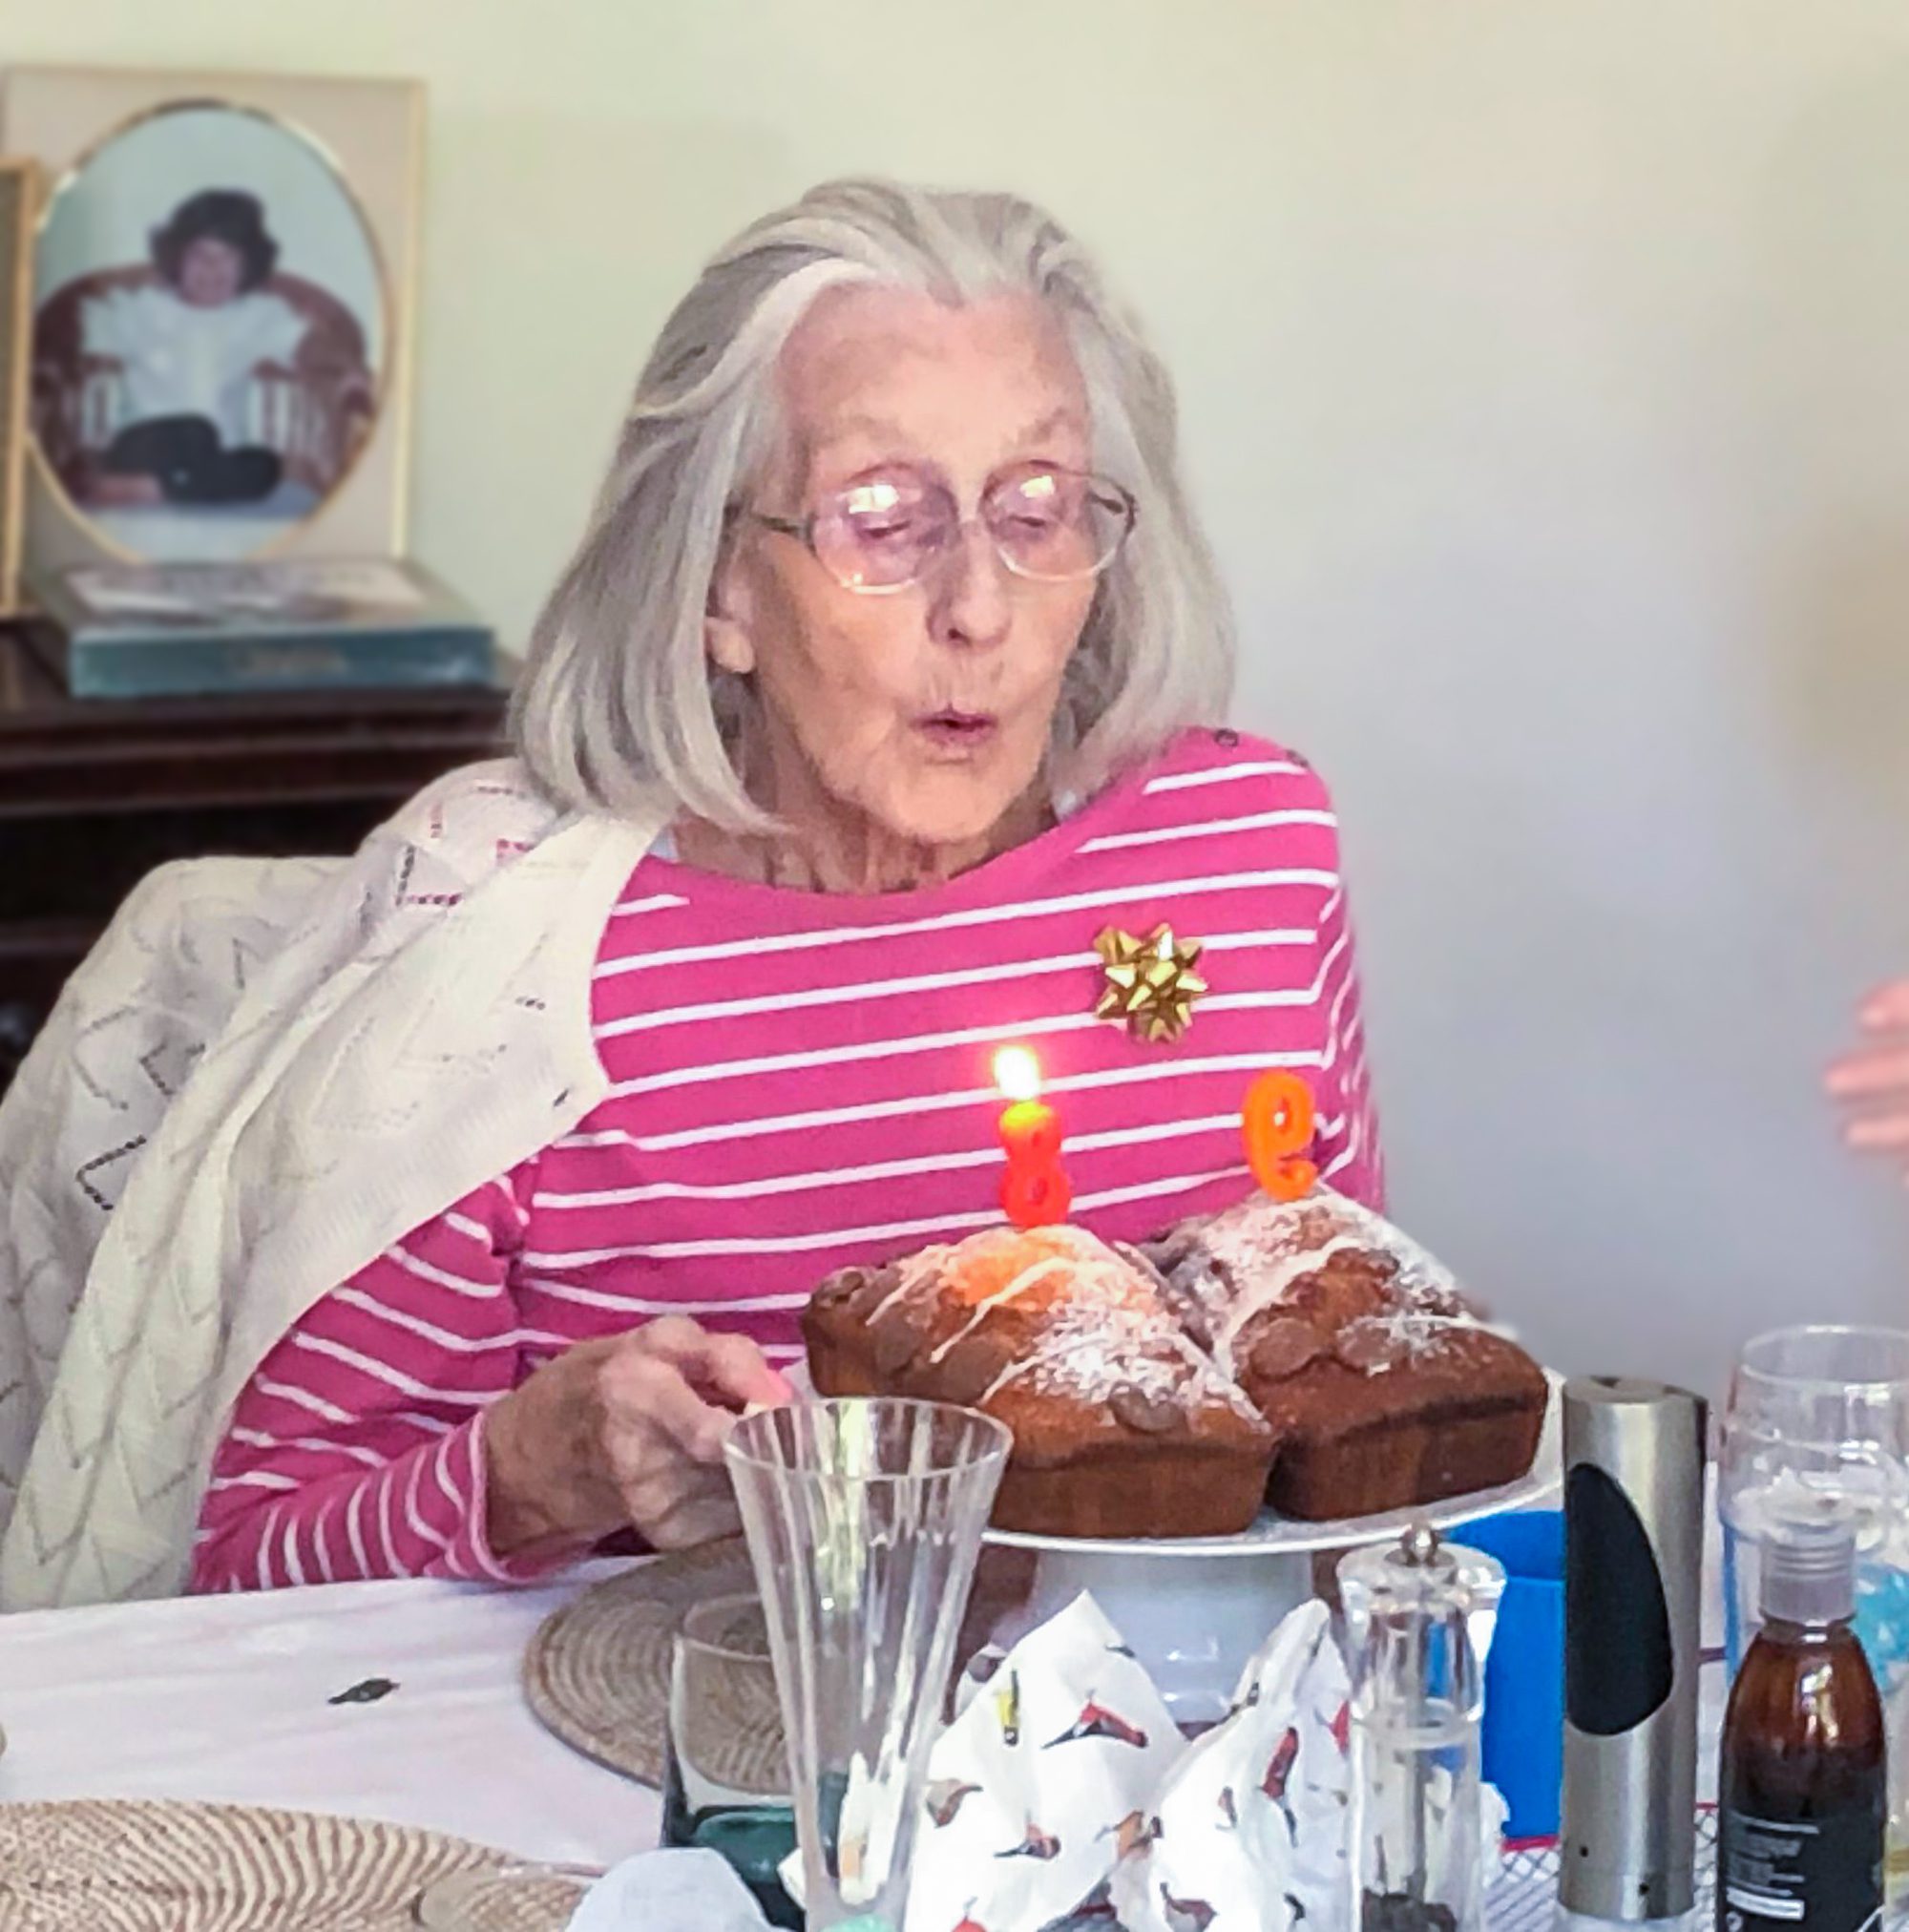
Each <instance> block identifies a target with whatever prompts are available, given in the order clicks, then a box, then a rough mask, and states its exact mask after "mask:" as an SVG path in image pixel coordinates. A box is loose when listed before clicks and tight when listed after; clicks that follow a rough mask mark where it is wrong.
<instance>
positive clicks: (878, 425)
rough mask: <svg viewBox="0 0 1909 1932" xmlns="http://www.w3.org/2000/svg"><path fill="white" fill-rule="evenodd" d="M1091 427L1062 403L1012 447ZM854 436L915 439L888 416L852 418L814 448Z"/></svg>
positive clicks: (824, 447)
mask: <svg viewBox="0 0 1909 1932" xmlns="http://www.w3.org/2000/svg"><path fill="white" fill-rule="evenodd" d="M1086 428H1087V424H1086V419H1085V418H1084V417H1083V416H1082V415H1081V413H1080V410H1077V409H1075V408H1074V407H1073V406H1072V405H1071V404H1068V403H1062V404H1061V405H1060V407H1059V409H1056V410H1048V412H1047V413H1046V415H1044V416H1042V417H1040V418H1039V419H1038V421H1036V422H1033V423H1030V424H1029V425H1028V426H1027V428H1026V429H1024V430H1022V431H1020V433H1019V434H1018V435H1017V436H1015V437H1013V438H1012V439H1011V447H1013V448H1015V449H1022V448H1024V447H1025V446H1026V445H1027V444H1029V443H1039V442H1043V441H1045V439H1046V438H1047V437H1049V436H1051V435H1053V434H1054V432H1055V431H1057V430H1078V431H1081V432H1082V433H1083V434H1084V433H1085V431H1086ZM851 436H867V437H869V438H870V439H871V440H872V441H874V442H878V443H899V444H904V445H912V444H913V442H914V438H913V436H912V435H911V434H910V432H909V431H907V430H905V429H904V428H903V427H902V426H901V424H899V423H897V422H894V421H892V420H891V419H890V418H889V417H887V416H870V415H861V414H855V415H848V416H843V417H841V418H839V419H838V420H837V421H835V422H832V423H830V424H829V427H828V429H827V430H826V431H824V432H823V434H822V435H820V436H819V437H817V439H816V440H815V442H814V443H813V444H812V445H811V446H810V447H811V450H812V451H813V452H814V453H816V454H820V453H822V452H826V451H828V450H830V449H832V448H833V447H834V446H835V445H836V444H837V443H844V442H847V441H848V440H849V439H850V437H851Z"/></svg>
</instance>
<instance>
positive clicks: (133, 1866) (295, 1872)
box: [0, 1798, 575, 1932]
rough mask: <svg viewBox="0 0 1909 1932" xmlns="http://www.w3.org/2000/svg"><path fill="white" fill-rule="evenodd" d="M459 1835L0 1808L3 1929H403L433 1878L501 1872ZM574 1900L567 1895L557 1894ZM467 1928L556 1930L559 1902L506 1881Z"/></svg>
mask: <svg viewBox="0 0 1909 1932" xmlns="http://www.w3.org/2000/svg"><path fill="white" fill-rule="evenodd" d="M503 1862H504V1860H503V1859H502V1858H501V1855H500V1854H498V1853H495V1852H490V1851H486V1850H484V1849H483V1847H481V1846H478V1845H472V1844H468V1843H466V1842H465V1841H464V1840H463V1839H461V1838H445V1837H442V1836H441V1835H439V1834H438V1833H436V1832H423V1831H414V1830H412V1829H410V1828H409V1827H408V1826H403V1825H391V1824H382V1823H379V1822H376V1821H375V1820H372V1819H368V1818H343V1817H324V1816H322V1815H320V1814H317V1813H311V1812H284V1811H266V1810H263V1809H259V1808H255V1807H252V1806H248V1805H215V1804H183V1803H161V1802H150V1803H148V1802H131V1801H123V1800H102V1799H94V1798H75V1799H69V1800H66V1801H63V1802H59V1803H52V1804H31V1803H22V1804H7V1805H0V1925H5V1926H6V1927H7V1928H8V1932H279V1928H283V1932H293V1928H297V1932H401V1928H409V1927H412V1926H414V1925H415V1923H416V1921H415V1920H414V1919H413V1918H412V1916H411V1908H412V1905H413V1903H414V1901H416V1900H417V1898H418V1897H419V1895H420V1894H421V1893H422V1892H423V1891H424V1890H425V1889H426V1888H427V1887H429V1886H430V1885H431V1884H432V1883H434V1882H435V1881H437V1880H442V1879H444V1878H446V1877H447V1876H449V1875H451V1874H452V1873H457V1872H476V1871H482V1870H484V1869H485V1868H487V1867H497V1866H500V1865H501V1864H502V1863H503ZM562 1897H563V1898H567V1899H569V1900H570V1901H572V1902H574V1900H575V1892H574V1890H566V1891H565V1892H564V1893H563V1894H562ZM515 1898H516V1905H515V1907H514V1916H510V1917H499V1916H494V1915H493V1916H491V1917H488V1918H486V1919H485V1920H484V1921H482V1922H480V1923H479V1924H476V1925H473V1926H472V1932H557V1928H559V1927H561V1926H562V1925H563V1923H564V1922H565V1918H566V1916H567V1908H566V1907H565V1906H564V1905H563V1904H562V1903H561V1902H560V1901H553V1899H552V1897H551V1896H550V1894H549V1893H548V1892H546V1893H545V1894H544V1895H542V1896H541V1898H539V1896H538V1895H537V1894H536V1893H535V1892H534V1891H532V1890H527V1889H524V1888H518V1889H517V1892H516V1894H515Z"/></svg>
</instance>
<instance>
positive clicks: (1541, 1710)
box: [1451, 1509, 1564, 1838]
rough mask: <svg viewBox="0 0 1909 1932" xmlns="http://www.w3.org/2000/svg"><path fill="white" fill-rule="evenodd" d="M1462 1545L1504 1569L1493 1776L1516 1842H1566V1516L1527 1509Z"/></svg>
mask: <svg viewBox="0 0 1909 1932" xmlns="http://www.w3.org/2000/svg"><path fill="white" fill-rule="evenodd" d="M1451 1540H1452V1542H1453V1543H1455V1544H1463V1545H1466V1546H1468V1547H1470V1548H1472V1549H1480V1550H1483V1551H1484V1553H1485V1554H1486V1555H1487V1556H1495V1557H1497V1558H1498V1560H1499V1562H1500V1563H1501V1564H1502V1565H1504V1599H1503V1602H1502V1603H1501V1604H1500V1606H1499V1613H1498V1634H1497V1635H1496V1636H1495V1637H1494V1638H1493V1639H1492V1648H1491V1656H1490V1659H1489V1660H1488V1661H1487V1663H1486V1665H1485V1715H1484V1737H1483V1753H1484V1775H1485V1777H1486V1778H1487V1779H1488V1780H1489V1781H1490V1782H1491V1783H1493V1784H1495V1785H1497V1786H1498V1788H1499V1790H1500V1792H1502V1793H1503V1794H1504V1799H1505V1802H1506V1804H1508V1805H1509V1806H1510V1807H1511V1817H1510V1819H1509V1820H1508V1822H1507V1823H1506V1825H1505V1836H1506V1837H1507V1838H1555V1837H1557V1835H1558V1803H1559V1796H1560V1794H1561V1791H1562V1789H1563V1781H1564V1518H1563V1512H1562V1511H1560V1510H1555V1509H1534V1510H1521V1511H1517V1512H1515V1513H1513V1514H1511V1515H1508V1516H1492V1517H1487V1518H1486V1519H1485V1520H1484V1521H1483V1522H1481V1523H1465V1524H1464V1525H1463V1526H1462V1527H1460V1528H1458V1529H1455V1530H1453V1531H1452V1533H1451Z"/></svg>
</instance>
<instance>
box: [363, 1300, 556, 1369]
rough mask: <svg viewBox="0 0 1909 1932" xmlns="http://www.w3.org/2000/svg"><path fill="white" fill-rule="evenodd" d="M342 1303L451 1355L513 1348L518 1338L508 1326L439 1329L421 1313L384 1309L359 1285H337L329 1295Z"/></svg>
mask: <svg viewBox="0 0 1909 1932" xmlns="http://www.w3.org/2000/svg"><path fill="white" fill-rule="evenodd" d="M332 1298H333V1299H334V1300H336V1301H341V1302H343V1303H344V1304H345V1305H346V1307H347V1308H355V1309H361V1310H363V1312H364V1313H366V1314H369V1315H376V1316H377V1318H378V1319H379V1320H380V1321H388V1322H389V1323H390V1324H391V1325H392V1326H393V1327H394V1328H401V1329H409V1331H410V1333H411V1334H414V1335H422V1336H423V1337H424V1339H425V1340H426V1341H428V1342H434V1343H435V1344H436V1345H437V1346H438V1347H439V1348H441V1349H448V1350H450V1351H451V1354H453V1355H488V1354H490V1353H492V1352H493V1351H494V1350H498V1349H514V1348H515V1347H516V1346H517V1344H518V1342H519V1341H520V1340H521V1339H522V1337H521V1336H520V1335H519V1334H518V1333H517V1331H516V1330H515V1329H509V1330H507V1331H505V1333H504V1334H494V1335H460V1334H453V1333H452V1332H451V1330H450V1329H442V1328H439V1327H438V1326H437V1324H436V1323H435V1322H428V1321H425V1320H424V1319H423V1318H422V1317H421V1316H418V1315H414V1314H407V1313H405V1312H404V1311H403V1310H402V1309H396V1308H388V1307H387V1306H386V1305H385V1304H384V1303H383V1302H382V1301H380V1300H379V1299H378V1298H377V1297H376V1296H375V1295H370V1294H367V1293H366V1292H365V1291H364V1290H363V1289H362V1288H341V1289H339V1290H337V1291H336V1292H335V1293H334V1295H333V1297H332Z"/></svg>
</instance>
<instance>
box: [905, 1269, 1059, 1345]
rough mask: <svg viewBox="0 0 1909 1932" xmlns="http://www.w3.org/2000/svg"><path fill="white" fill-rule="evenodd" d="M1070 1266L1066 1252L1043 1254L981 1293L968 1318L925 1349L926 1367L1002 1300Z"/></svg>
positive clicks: (960, 1338) (956, 1342)
mask: <svg viewBox="0 0 1909 1932" xmlns="http://www.w3.org/2000/svg"><path fill="white" fill-rule="evenodd" d="M1073 1268H1074V1263H1073V1260H1072V1259H1071V1257H1069V1256H1068V1255H1065V1254H1049V1255H1044V1256H1043V1257H1042V1258H1041V1259H1040V1260H1038V1261H1037V1262H1036V1263H1035V1264H1034V1265H1033V1266H1032V1267H1031V1268H1023V1269H1022V1270H1021V1271H1020V1272H1019V1273H1018V1274H1017V1275H1016V1276H1015V1277H1014V1279H1013V1280H1012V1281H1010V1282H1009V1283H1008V1285H1007V1286H1006V1287H1005V1288H997V1289H996V1291H995V1292H994V1293H993V1294H986V1295H983V1296H982V1297H981V1299H980V1300H979V1301H977V1302H976V1303H975V1306H974V1309H973V1310H972V1311H971V1313H969V1316H968V1319H967V1320H966V1321H964V1322H963V1323H962V1324H961V1326H960V1327H959V1328H958V1329H956V1330H955V1333H954V1334H952V1335H950V1336H949V1337H948V1339H947V1340H946V1341H945V1342H941V1343H938V1344H937V1345H936V1346H935V1347H934V1348H933V1349H931V1350H930V1351H929V1352H928V1364H929V1367H931V1368H933V1367H934V1365H935V1364H936V1363H937V1362H940V1361H944V1360H945V1359H946V1358H947V1356H948V1355H949V1353H950V1351H951V1350H953V1349H955V1348H958V1347H959V1346H960V1344H961V1343H962V1342H965V1341H966V1340H967V1339H968V1337H969V1336H970V1335H971V1334H974V1333H975V1330H976V1329H977V1328H979V1327H980V1325H981V1324H982V1323H983V1322H984V1321H986V1320H987V1318H988V1314H989V1312H990V1311H991V1310H993V1309H997V1308H999V1307H1000V1305H1001V1304H1002V1303H1003V1302H1004V1301H1012V1300H1013V1299H1014V1298H1015V1296H1016V1295H1017V1294H1025V1293H1026V1292H1027V1291H1028V1290H1029V1289H1031V1288H1032V1287H1033V1286H1034V1285H1035V1283H1036V1282H1038V1281H1046V1280H1048V1279H1050V1278H1051V1277H1052V1276H1054V1275H1057V1274H1068V1273H1071V1272H1072V1271H1073Z"/></svg>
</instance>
